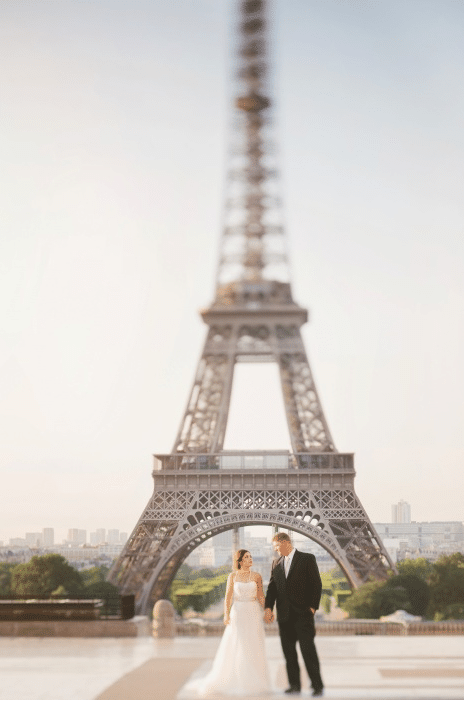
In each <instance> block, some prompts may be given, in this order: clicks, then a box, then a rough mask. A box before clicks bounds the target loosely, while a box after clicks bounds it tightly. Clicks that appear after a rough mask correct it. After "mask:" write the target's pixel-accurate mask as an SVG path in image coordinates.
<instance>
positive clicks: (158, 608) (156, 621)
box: [153, 599, 177, 638]
mask: <svg viewBox="0 0 468 704" xmlns="http://www.w3.org/2000/svg"><path fill="white" fill-rule="evenodd" d="M176 632H177V631H176V612H175V609H174V607H173V606H172V603H171V602H170V601H168V600H167V599H160V600H159V601H157V602H156V603H155V605H154V608H153V636H154V637H155V638H174V637H175V636H176Z"/></svg>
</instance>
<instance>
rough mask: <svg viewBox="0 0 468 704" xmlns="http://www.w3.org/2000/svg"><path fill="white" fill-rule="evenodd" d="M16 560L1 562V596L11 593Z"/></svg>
mask: <svg viewBox="0 0 468 704" xmlns="http://www.w3.org/2000/svg"><path fill="white" fill-rule="evenodd" d="M17 564H18V563H16V562H0V596H8V595H9V594H11V593H12V592H11V573H12V571H13V568H14V567H16V565H17Z"/></svg>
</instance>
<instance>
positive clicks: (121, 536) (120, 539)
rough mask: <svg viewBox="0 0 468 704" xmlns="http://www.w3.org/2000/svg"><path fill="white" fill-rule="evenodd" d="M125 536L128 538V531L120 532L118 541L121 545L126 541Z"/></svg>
mask: <svg viewBox="0 0 468 704" xmlns="http://www.w3.org/2000/svg"><path fill="white" fill-rule="evenodd" d="M127 538H128V533H120V535H119V543H121V544H122V545H125V543H126V542H127Z"/></svg>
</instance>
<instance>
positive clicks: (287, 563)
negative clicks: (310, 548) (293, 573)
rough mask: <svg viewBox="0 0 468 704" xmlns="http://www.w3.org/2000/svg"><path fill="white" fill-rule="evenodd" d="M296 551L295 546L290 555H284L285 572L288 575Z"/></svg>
mask: <svg viewBox="0 0 468 704" xmlns="http://www.w3.org/2000/svg"><path fill="white" fill-rule="evenodd" d="M295 552H296V548H293V549H292V550H291V552H290V553H289V555H285V556H284V561H283V564H284V574H285V575H286V577H287V576H288V572H289V568H290V567H291V562H292V559H293V557H294V553H295Z"/></svg>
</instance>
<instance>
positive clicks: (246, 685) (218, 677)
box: [197, 549, 271, 697]
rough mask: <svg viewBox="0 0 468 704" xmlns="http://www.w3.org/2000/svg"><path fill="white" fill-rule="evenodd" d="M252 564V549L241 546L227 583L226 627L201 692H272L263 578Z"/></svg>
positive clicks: (211, 693)
mask: <svg viewBox="0 0 468 704" xmlns="http://www.w3.org/2000/svg"><path fill="white" fill-rule="evenodd" d="M251 566H252V557H251V555H250V552H249V551H248V550H243V549H242V550H238V551H237V552H236V554H235V556H234V563H233V567H234V571H233V572H231V574H230V575H229V577H228V581H227V586H226V597H225V600H224V623H225V624H226V628H225V630H224V634H223V637H222V639H221V643H220V644H219V648H218V651H217V653H216V656H215V659H214V662H213V666H212V668H211V670H210V672H209V673H208V674H207V675H206V677H204V678H203V680H202V681H201V682H200V684H199V685H198V687H197V689H198V692H199V694H200V695H201V696H205V697H206V696H212V695H215V694H223V695H234V696H244V695H258V694H267V693H268V692H271V685H270V678H269V674H268V665H267V661H266V654H265V631H264V629H263V608H264V605H265V597H264V595H263V585H262V578H261V576H260V575H259V574H258V573H257V572H252V571H251V569H250V568H251Z"/></svg>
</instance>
